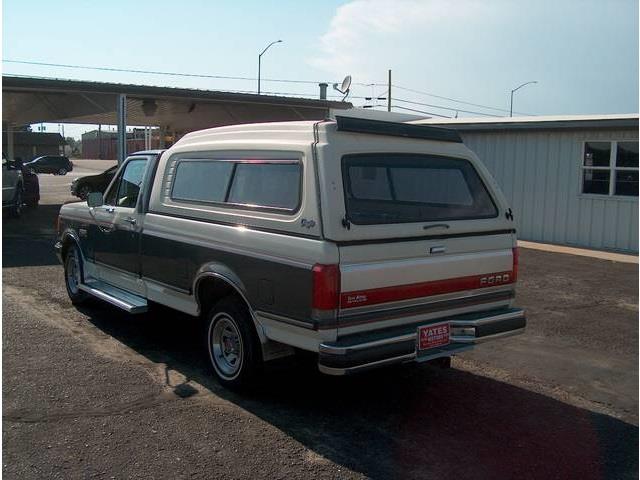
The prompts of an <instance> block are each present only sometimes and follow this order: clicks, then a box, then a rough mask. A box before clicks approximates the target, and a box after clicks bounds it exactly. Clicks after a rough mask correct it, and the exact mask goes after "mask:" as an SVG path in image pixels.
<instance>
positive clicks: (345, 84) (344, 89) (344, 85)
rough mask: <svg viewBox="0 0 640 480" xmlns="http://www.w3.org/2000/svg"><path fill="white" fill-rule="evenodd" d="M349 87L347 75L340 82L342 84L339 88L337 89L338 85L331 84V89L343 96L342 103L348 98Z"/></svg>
mask: <svg viewBox="0 0 640 480" xmlns="http://www.w3.org/2000/svg"><path fill="white" fill-rule="evenodd" d="M350 87H351V75H347V76H346V77H344V80H342V84H341V85H340V87H339V88H338V84H337V83H334V84H333V89H334V90H337V91H338V92H340V93H341V94H343V95H344V97H343V98H342V101H343V102H344V101H345V100H346V99H347V97H348V96H349V92H350V90H349V88H350Z"/></svg>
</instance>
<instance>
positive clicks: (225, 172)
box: [171, 160, 234, 202]
mask: <svg viewBox="0 0 640 480" xmlns="http://www.w3.org/2000/svg"><path fill="white" fill-rule="evenodd" d="M233 165H234V163H233V162H220V161H215V160H183V161H181V162H179V163H178V166H177V167H176V173H175V180H174V181H173V189H172V190H171V198H172V199H175V200H192V201H196V202H224V199H225V196H226V194H227V189H228V185H229V180H230V179H231V172H232V171H233Z"/></svg>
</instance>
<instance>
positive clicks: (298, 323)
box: [256, 310, 315, 330]
mask: <svg viewBox="0 0 640 480" xmlns="http://www.w3.org/2000/svg"><path fill="white" fill-rule="evenodd" d="M256 315H259V316H261V317H264V318H267V319H269V320H275V321H276V322H282V323H287V324H289V325H295V326H296V327H302V328H307V329H309V330H315V328H314V324H313V323H311V322H303V321H301V320H296V319H294V318H289V317H283V316H282V315H276V314H275V313H269V312H265V311H262V310H257V311H256Z"/></svg>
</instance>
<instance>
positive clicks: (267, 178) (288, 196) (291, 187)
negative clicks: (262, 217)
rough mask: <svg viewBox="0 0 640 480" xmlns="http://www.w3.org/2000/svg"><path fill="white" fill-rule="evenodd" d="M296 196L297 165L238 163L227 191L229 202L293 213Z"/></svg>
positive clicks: (296, 200) (298, 190)
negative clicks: (229, 188) (291, 211)
mask: <svg viewBox="0 0 640 480" xmlns="http://www.w3.org/2000/svg"><path fill="white" fill-rule="evenodd" d="M299 197H300V165H299V164H298V163H297V162H296V163H239V164H238V165H237V166H236V172H235V175H234V176H233V183H232V185H231V190H230V191H229V198H228V199H227V201H228V202H229V203H236V204H240V205H247V206H257V207H267V208H278V209H285V210H295V208H296V207H297V206H298V202H299Z"/></svg>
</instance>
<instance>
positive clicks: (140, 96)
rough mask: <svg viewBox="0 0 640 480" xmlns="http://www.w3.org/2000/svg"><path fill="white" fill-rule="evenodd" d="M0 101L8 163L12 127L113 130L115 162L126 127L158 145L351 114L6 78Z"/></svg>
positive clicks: (271, 101) (277, 102)
mask: <svg viewBox="0 0 640 480" xmlns="http://www.w3.org/2000/svg"><path fill="white" fill-rule="evenodd" d="M2 101H3V109H2V124H3V130H4V131H6V132H7V155H8V156H9V157H10V158H11V157H13V130H14V129H15V128H16V127H18V126H21V125H30V124H34V123H41V122H51V123H80V124H82V123H86V124H111V125H117V127H118V160H119V161H122V160H123V159H124V158H125V157H126V155H127V152H126V126H127V125H140V126H154V127H159V129H160V133H161V135H160V138H161V139H163V138H164V134H165V133H169V132H170V133H171V134H173V135H174V136H175V137H176V138H178V137H180V136H181V135H184V134H185V133H187V132H190V131H193V130H199V129H203V128H211V127H218V126H223V125H233V124H240V123H256V122H277V121H293V120H320V119H323V118H325V117H326V116H327V114H328V113H329V109H347V108H352V105H351V104H350V103H348V102H335V101H327V100H314V99H308V98H293V97H281V96H271V95H257V94H248V93H230V92H221V91H212V90H197V89H186V88H172V87H156V86H143V85H130V84H119V83H103V82H91V81H80V80H61V79H51V78H36V77H18V76H8V75H4V76H3V77H2ZM163 146H164V145H161V147H163Z"/></svg>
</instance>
